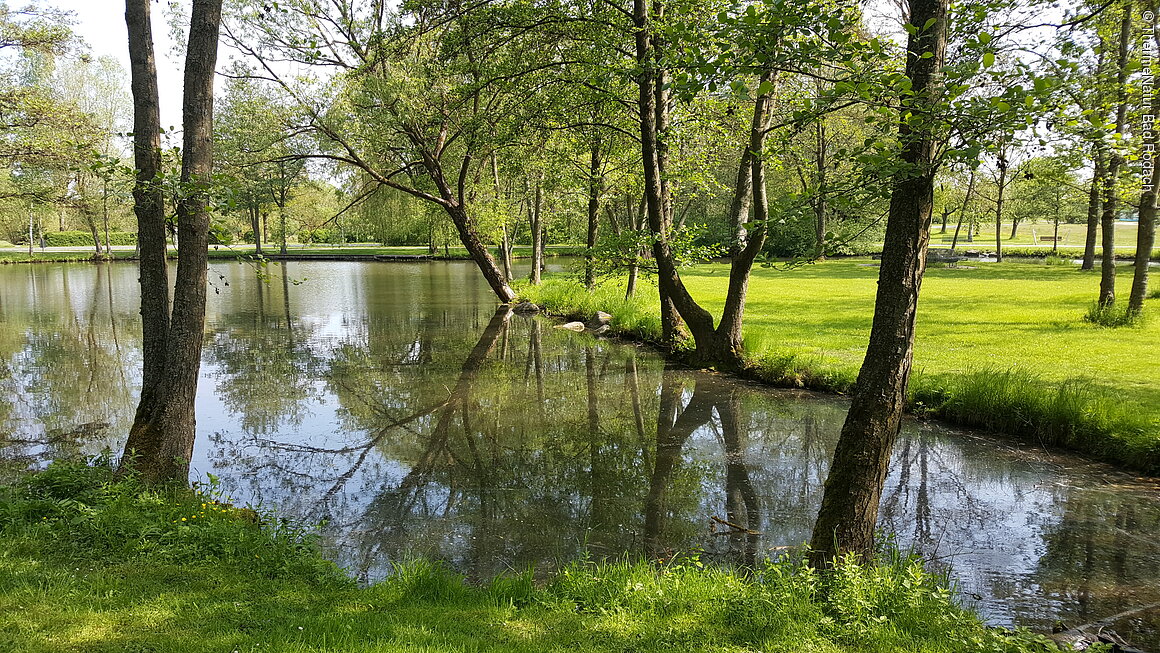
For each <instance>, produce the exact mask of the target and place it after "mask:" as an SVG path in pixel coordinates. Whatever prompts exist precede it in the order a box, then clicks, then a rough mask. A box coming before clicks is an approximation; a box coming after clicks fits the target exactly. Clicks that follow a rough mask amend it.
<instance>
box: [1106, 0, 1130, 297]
mask: <svg viewBox="0 0 1160 653" xmlns="http://www.w3.org/2000/svg"><path fill="white" fill-rule="evenodd" d="M1131 38H1132V9H1131V6H1130V5H1129V6H1125V8H1124V17H1123V19H1122V20H1121V21H1120V57H1119V62H1118V63H1119V65H1118V70H1117V73H1116V93H1117V97H1118V100H1119V101H1118V103H1117V106H1116V134H1123V133H1124V126H1125V124H1126V123H1127V116H1128V87H1127V82H1128V42H1129V41H1130V40H1131ZM1123 164H1124V157H1123V155H1121V154H1120V153H1119V151H1118V150H1116V151H1113V152H1112V157H1111V161H1110V162H1109V163H1108V176H1107V178H1106V179H1105V180H1104V213H1103V216H1101V218H1100V231H1101V232H1102V233H1101V234H1100V240H1101V246H1102V247H1101V249H1102V250H1103V251H1102V253H1101V257H1100V297H1099V305H1100V306H1101V307H1104V308H1107V307H1109V306H1111V305H1112V304H1115V303H1116V209H1117V208H1118V205H1119V196H1118V195H1117V193H1116V182H1117V181H1118V180H1119V177H1120V166H1122V165H1123Z"/></svg>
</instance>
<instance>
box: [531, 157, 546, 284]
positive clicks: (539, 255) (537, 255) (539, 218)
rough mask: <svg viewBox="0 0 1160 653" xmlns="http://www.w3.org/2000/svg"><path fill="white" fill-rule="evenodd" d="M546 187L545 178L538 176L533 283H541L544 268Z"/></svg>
mask: <svg viewBox="0 0 1160 653" xmlns="http://www.w3.org/2000/svg"><path fill="white" fill-rule="evenodd" d="M543 209H544V189H543V178H542V177H537V178H536V198H535V200H534V201H533V203H532V219H531V228H532V275H531V280H532V285H533V286H538V285H540V272H541V271H542V270H543V268H544V225H543V217H544V216H543V214H542V213H541V211H543Z"/></svg>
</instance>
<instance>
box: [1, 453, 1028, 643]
mask: <svg viewBox="0 0 1160 653" xmlns="http://www.w3.org/2000/svg"><path fill="white" fill-rule="evenodd" d="M204 498H206V497H205V496H204V495H199V494H197V493H190V492H182V491H176V490H174V491H170V492H162V493H158V492H153V491H151V490H147V489H145V488H142V487H140V486H139V485H137V484H135V483H133V482H132V481H131V480H129V481H114V480H113V479H112V478H111V476H110V474H109V473H108V470H107V468H99V467H98V468H96V469H94V470H91V471H90V470H85V469H83V468H82V467H80V466H69V465H56V466H54V467H52V468H50V469H49V470H48V471H47V472H44V473H42V474H37V475H34V476H32V477H31V478H30V479H28V480H27V481H25V482H23V483H20V484H18V485H17V486H13V487H8V488H0V515H3V519H2V520H0V649H3V650H19V651H28V652H33V653H35V652H41V651H45V652H47V651H57V650H66V649H67V650H74V649H75V650H87V651H110V652H111V651H158V652H160V651H174V652H177V651H191V650H222V651H231V650H277V651H315V652H327V653H329V652H336V653H337V652H339V651H342V652H344V653H345V652H347V651H382V652H387V651H390V652H401V651H413V650H430V651H467V650H470V651H505V652H512V653H515V652H521V653H522V652H525V651H598V652H604V651H608V652H612V651H616V652H620V651H628V650H632V651H642V652H644V651H655V652H657V653H672V652H677V651H698V652H700V651H704V652H706V653H707V652H709V651H713V652H717V651H725V652H727V653H728V652H732V653H742V652H743V651H753V650H764V651H800V650H811V651H828V652H842V651H882V652H886V651H898V650H907V651H916V652H925V651H929V652H932V653H933V652H948V653H949V652H957V651H995V652H1008V651H1010V652H1012V653H1014V652H1017V651H1033V650H1044V649H1043V648H1042V646H1043V641H1044V640H1043V639H1042V638H1040V637H1037V636H1034V635H1032V634H1030V633H1027V632H1026V631H1016V632H1008V631H1002V630H997V629H990V628H987V627H985V626H984V625H983V624H982V623H981V622H980V620H979V618H978V617H977V616H976V615H975V614H973V613H972V612H970V611H969V610H966V609H964V608H962V607H960V606H959V605H958V604H957V603H956V602H955V601H954V599H953V593H952V592H951V590H949V589H948V587H947V585H946V582H945V579H943V578H941V577H939V576H936V575H933V574H931V573H928V572H927V571H926V570H925V569H924V568H923V565H922V564H921V562H920V561H918V560H916V559H912V558H907V557H904V556H897V555H896V556H889V557H886V558H883V559H882V560H881V561H879V562H878V563H877V564H871V565H864V564H859V563H858V562H856V561H855V560H853V559H846V560H843V561H840V562H839V563H838V564H837V565H836V568H835V571H834V572H833V573H829V574H818V573H817V572H816V571H815V570H813V569H811V568H810V567H808V566H807V565H805V564H804V563H803V562H802V559H801V558H800V557H798V558H786V559H782V560H778V561H766V562H763V563H761V564H759V565H758V566H757V567H756V568H755V569H753V570H750V573H742V572H739V571H733V570H729V569H722V568H715V567H708V566H705V565H703V564H701V562H700V561H699V560H698V559H697V558H696V557H681V558H677V559H675V560H674V561H671V562H669V563H667V564H664V565H659V566H658V565H657V564H655V563H651V562H647V561H643V560H635V561H629V560H624V561H619V562H591V561H584V560H582V561H578V562H575V563H572V564H570V565H568V566H566V567H564V568H562V569H561V570H559V571H557V572H554V573H551V574H549V575H548V576H547V580H546V582H541V583H537V582H536V581H535V575H534V574H533V573H532V572H531V571H530V570H529V571H525V572H523V573H515V574H507V575H503V576H500V577H498V578H495V579H492V580H490V581H486V580H485V581H483V582H482V583H477V584H470V583H467V582H466V581H465V579H464V578H463V577H462V576H461V575H459V574H457V573H455V572H452V571H450V570H449V569H448V568H447V567H445V566H443V565H441V564H439V563H437V562H432V561H426V560H412V561H408V562H404V563H401V564H399V565H398V566H397V567H396V568H395V571H394V574H393V575H392V576H390V577H389V578H388V579H386V580H384V581H382V582H380V583H378V584H375V585H372V586H369V587H361V588H360V587H357V586H355V585H354V584H353V583H351V582H349V581H344V580H343V579H342V578H341V576H337V575H336V573H335V569H334V566H333V565H331V564H330V563H328V562H327V561H325V560H324V559H323V558H322V556H321V555H320V553H319V552H318V550H317V549H316V548H313V547H310V546H303V545H290V546H288V544H289V543H291V542H293V541H297V542H302V540H301V539H300V538H289V539H288V538H287V534H286V533H285V532H282V531H279V530H277V529H275V528H274V527H273V526H271V525H270V524H266V525H263V524H254V523H253V522H252V521H250V520H247V519H238V518H236V517H237V516H236V515H233V514H230V512H231V510H232V509H227V510H226V512H227V514H226V515H225V516H220V515H215V514H208V513H207V514H206V516H205V518H204V519H205V522H199V526H198V527H194V526H192V525H189V522H181V521H180V518H178V519H177V520H176V522H175V517H176V516H178V515H182V516H186V518H187V519H189V518H190V517H189V516H190V515H191V514H200V512H199V511H200V510H201V507H202V504H203V503H204V504H206V505H207V506H208V505H211V503H210V501H212V499H210V501H202V500H201V499H204ZM106 517H108V518H114V519H105V518H106ZM114 521H119V522H123V523H122V524H121V525H117V524H115V523H112V522H114ZM276 521H277V520H276V519H274V520H271V523H273V522H276ZM210 522H212V525H211V526H209V527H201V523H210ZM175 523H177V524H185V525H184V526H181V528H186V529H189V530H188V531H187V532H186V533H185V534H181V535H180V536H179V535H178V530H177V528H176V527H175V526H174V524H175ZM94 533H100V537H97V538H95V539H94V538H93V537H92V536H93V535H94ZM175 538H176V539H177V540H180V542H181V544H180V546H177V545H175V543H174V540H175ZM230 540H237V541H238V542H240V544H239V545H237V547H235V548H236V552H235V554H229V555H223V553H222V546H223V544H225V543H226V542H228V541H230ZM146 543H149V544H150V545H149V546H146V545H145V544H146ZM250 543H253V544H257V545H258V546H256V548H251V546H250ZM266 556H270V557H273V558H276V559H278V560H280V561H281V563H282V564H281V565H279V566H276V567H270V566H267V565H262V564H258V563H257V562H253V561H254V560H257V559H258V558H260V557H266Z"/></svg>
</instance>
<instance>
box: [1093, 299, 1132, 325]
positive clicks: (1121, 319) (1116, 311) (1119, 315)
mask: <svg viewBox="0 0 1160 653" xmlns="http://www.w3.org/2000/svg"><path fill="white" fill-rule="evenodd" d="M1083 319H1084V321H1086V322H1091V323H1092V324H1095V325H1097V326H1102V327H1108V328H1118V327H1131V326H1139V325H1140V324H1141V323H1142V322H1143V321H1144V319H1145V318H1144V316H1143V315H1142V314H1137V313H1131V312H1129V311H1128V309H1127V307H1126V306H1117V305H1115V304H1112V305H1110V306H1100V305H1099V303H1098V302H1097V303H1093V304H1092V305H1091V306H1090V307H1088V311H1087V313H1085V314H1084V316H1083Z"/></svg>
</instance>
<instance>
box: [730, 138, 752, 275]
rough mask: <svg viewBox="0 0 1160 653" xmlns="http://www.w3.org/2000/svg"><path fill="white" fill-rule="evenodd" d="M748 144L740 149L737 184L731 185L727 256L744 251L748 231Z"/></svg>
mask: <svg viewBox="0 0 1160 653" xmlns="http://www.w3.org/2000/svg"><path fill="white" fill-rule="evenodd" d="M749 147H750V145H749V143H746V144H745V145H744V146H743V147H742V148H741V160H740V162H739V163H738V164H737V182H736V183H735V184H734V185H733V201H732V202H730V204H729V215H728V216H726V224H728V225H729V233H730V236H731V237H730V240H729V256H737V255H738V254H740V253H741V250H743V249H745V242H746V240H747V239H748V231H747V230H746V228H745V223H746V222H748V221H749V202H750V198H751V197H752V196H753V153H752V151H750V149H749Z"/></svg>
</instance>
